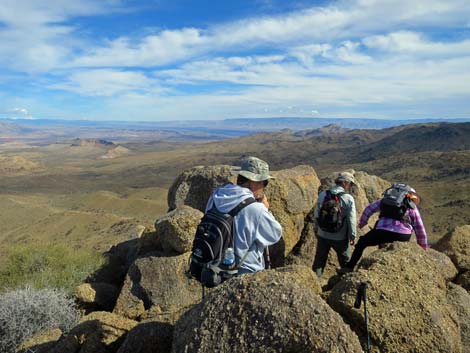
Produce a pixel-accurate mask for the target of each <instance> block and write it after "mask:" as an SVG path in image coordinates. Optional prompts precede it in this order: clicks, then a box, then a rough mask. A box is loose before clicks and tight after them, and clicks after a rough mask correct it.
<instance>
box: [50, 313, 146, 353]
mask: <svg viewBox="0 0 470 353" xmlns="http://www.w3.org/2000/svg"><path fill="white" fill-rule="evenodd" d="M136 325H137V322H136V321H134V320H129V319H126V318H123V317H120V316H118V315H115V314H112V313H108V312H105V311H96V312H93V313H91V314H89V315H87V316H84V317H83V318H82V319H81V320H80V322H79V324H78V325H77V326H75V327H74V328H73V329H72V330H71V331H70V333H69V334H68V335H66V336H64V337H63V338H62V339H61V340H60V341H59V342H58V343H57V344H56V345H55V346H54V348H53V349H52V350H51V351H50V352H51V353H71V352H79V353H104V352H116V351H117V349H118V348H119V347H120V345H121V344H122V342H123V340H124V338H125V336H126V334H127V333H128V332H129V331H130V330H131V329H132V328H133V327H134V326H136Z"/></svg>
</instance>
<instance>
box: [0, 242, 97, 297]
mask: <svg viewBox="0 0 470 353" xmlns="http://www.w3.org/2000/svg"><path fill="white" fill-rule="evenodd" d="M103 262H104V259H103V257H102V256H101V255H100V254H98V253H95V252H90V251H87V250H77V249H72V248H70V247H67V246H64V245H52V246H48V245H40V246H38V245H36V244H29V245H18V246H14V247H12V248H10V249H9V250H8V251H7V255H6V256H5V258H4V259H3V260H1V261H0V292H1V291H5V290H7V289H14V288H17V287H21V286H24V285H29V286H32V287H34V288H50V287H53V288H63V289H64V290H66V291H67V292H71V291H72V290H73V289H74V288H75V287H76V286H77V285H78V284H80V283H81V282H83V280H84V279H85V278H86V277H87V276H88V275H89V274H90V273H92V272H93V271H95V270H96V269H97V268H99V267H100V266H101V265H102V264H103Z"/></svg>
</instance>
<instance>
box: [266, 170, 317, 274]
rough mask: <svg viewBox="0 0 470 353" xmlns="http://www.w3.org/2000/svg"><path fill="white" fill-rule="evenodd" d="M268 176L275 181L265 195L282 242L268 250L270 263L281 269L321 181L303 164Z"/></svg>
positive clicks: (309, 209) (302, 227)
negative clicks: (279, 226)
mask: <svg viewBox="0 0 470 353" xmlns="http://www.w3.org/2000/svg"><path fill="white" fill-rule="evenodd" d="M271 174H272V175H273V176H274V177H275V178H276V179H274V180H271V181H270V182H269V185H268V187H267V188H266V196H267V197H268V200H269V204H270V211H271V212H272V213H273V215H274V217H275V218H276V219H277V221H278V222H279V223H280V224H281V226H282V240H281V241H280V242H279V243H277V244H276V245H274V246H273V247H272V248H271V260H272V261H273V264H274V265H275V266H280V265H283V264H284V258H285V256H287V255H288V254H289V253H290V252H291V251H292V249H293V248H294V247H295V245H296V244H297V243H298V242H299V240H300V237H301V234H302V230H303V229H304V226H305V218H306V217H307V215H308V214H309V213H310V211H311V210H312V208H313V206H314V205H315V202H316V201H317V197H318V194H317V190H318V187H319V186H320V180H319V179H318V176H317V174H316V173H315V170H314V169H313V168H312V167H309V166H305V165H301V166H297V167H295V168H292V169H284V170H280V171H277V172H272V173H271Z"/></svg>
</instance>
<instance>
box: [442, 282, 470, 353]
mask: <svg viewBox="0 0 470 353" xmlns="http://www.w3.org/2000/svg"><path fill="white" fill-rule="evenodd" d="M447 298H448V301H449V303H450V304H451V305H453V306H454V307H455V308H456V310H457V315H458V318H459V324H460V337H461V339H462V347H463V350H462V353H470V294H469V293H468V292H467V291H466V290H465V289H463V288H462V287H460V286H458V285H456V284H454V283H450V284H449V290H448V292H447Z"/></svg>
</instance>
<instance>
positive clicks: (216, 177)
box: [168, 165, 236, 212]
mask: <svg viewBox="0 0 470 353" xmlns="http://www.w3.org/2000/svg"><path fill="white" fill-rule="evenodd" d="M232 168H233V167H231V166H229V165H214V166H197V167H193V168H191V169H188V170H185V171H184V172H183V173H181V174H180V175H179V176H178V178H176V180H175V181H174V182H173V184H172V185H171V187H170V189H169V190H168V207H169V210H170V211H171V210H174V209H175V208H177V207H178V206H183V205H187V206H190V207H192V208H195V209H197V210H199V211H201V212H204V210H205V208H206V204H207V200H209V196H210V195H211V193H212V192H213V191H214V190H215V189H216V188H217V187H219V186H222V185H225V184H227V183H229V182H232V183H235V182H236V176H235V175H234V174H233V173H232Z"/></svg>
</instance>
